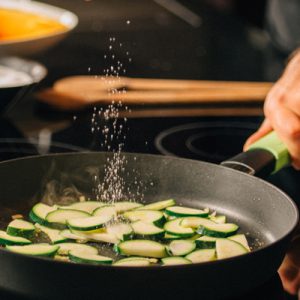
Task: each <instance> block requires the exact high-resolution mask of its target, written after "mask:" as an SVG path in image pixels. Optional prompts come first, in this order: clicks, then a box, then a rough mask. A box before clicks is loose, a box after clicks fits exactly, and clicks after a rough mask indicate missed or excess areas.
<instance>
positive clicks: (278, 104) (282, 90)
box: [244, 51, 300, 169]
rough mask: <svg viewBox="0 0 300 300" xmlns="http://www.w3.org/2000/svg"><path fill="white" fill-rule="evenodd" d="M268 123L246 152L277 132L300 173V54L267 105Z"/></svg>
mask: <svg viewBox="0 0 300 300" xmlns="http://www.w3.org/2000/svg"><path fill="white" fill-rule="evenodd" d="M264 114H265V120H264V122H263V124H262V125H261V127H260V128H259V129H258V131H257V132H256V133H254V134H253V135H252V136H250V138H249V139H248V140H247V141H246V143H245V146H244V149H245V150H247V149H248V147H249V146H250V145H251V144H252V143H253V142H255V141H256V140H258V139H259V138H261V137H263V136H264V135H266V134H267V133H268V132H270V131H272V130H275V131H276V132H277V134H278V136H279V137H280V138H281V140H282V141H283V142H284V144H285V145H286V146H287V148H288V150H289V153H290V155H291V158H292V165H293V166H294V167H295V168H296V169H300V52H299V51H298V53H297V54H295V55H294V57H293V58H292V59H291V60H290V62H289V64H288V65H287V67H286V69H285V71H284V73H283V75H282V76H281V78H280V79H279V80H278V81H277V82H276V83H275V84H274V85H273V87H272V88H271V90H270V92H269V93H268V95H267V97H266V100H265V104H264Z"/></svg>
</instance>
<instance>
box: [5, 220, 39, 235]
mask: <svg viewBox="0 0 300 300" xmlns="http://www.w3.org/2000/svg"><path fill="white" fill-rule="evenodd" d="M34 230H35V227H34V225H33V224H32V223H30V222H28V221H25V220H22V219H16V220H13V221H11V222H10V223H9V224H8V226H7V229H6V232H7V234H9V235H13V236H21V237H25V238H30V237H32V235H33V233H34Z"/></svg>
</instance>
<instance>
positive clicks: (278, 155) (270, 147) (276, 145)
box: [249, 131, 291, 173]
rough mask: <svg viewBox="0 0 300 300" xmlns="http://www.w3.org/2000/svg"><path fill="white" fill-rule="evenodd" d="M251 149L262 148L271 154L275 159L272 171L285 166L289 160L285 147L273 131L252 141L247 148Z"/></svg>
mask: <svg viewBox="0 0 300 300" xmlns="http://www.w3.org/2000/svg"><path fill="white" fill-rule="evenodd" d="M253 149H264V150H267V151H269V152H271V153H272V154H273V156H274V158H275V160H276V163H275V169H274V173H275V172H277V171H279V170H280V169H282V168H283V167H285V166H287V165H288V164H289V163H290V161H291V159H290V155H289V152H288V149H287V147H286V146H285V144H284V143H283V142H282V141H281V140H280V139H279V137H278V135H277V134H276V133H275V132H274V131H272V132H270V133H269V134H267V135H266V136H264V137H262V138H261V139H259V140H258V141H256V142H255V143H253V144H252V145H251V146H250V147H249V150H253Z"/></svg>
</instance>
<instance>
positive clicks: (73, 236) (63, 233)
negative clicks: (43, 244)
mask: <svg viewBox="0 0 300 300" xmlns="http://www.w3.org/2000/svg"><path fill="white" fill-rule="evenodd" d="M60 234H61V236H63V237H64V238H66V239H69V240H80V241H82V242H87V241H88V239H85V238H82V237H80V236H78V235H76V234H75V233H73V232H72V231H71V230H70V229H64V230H62V231H61V232H60Z"/></svg>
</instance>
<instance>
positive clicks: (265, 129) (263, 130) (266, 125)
mask: <svg viewBox="0 0 300 300" xmlns="http://www.w3.org/2000/svg"><path fill="white" fill-rule="evenodd" d="M271 130H272V126H271V124H270V122H269V120H268V119H265V120H264V121H263V123H262V124H261V126H260V128H259V129H258V130H257V131H256V132H255V133H254V134H252V135H251V136H250V137H249V138H248V139H247V140H246V142H245V145H244V148H243V150H244V151H247V150H248V149H249V147H250V145H252V144H253V143H254V142H256V141H257V140H259V139H260V138H262V137H263V136H265V135H266V134H267V133H269V132H270V131H271Z"/></svg>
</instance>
